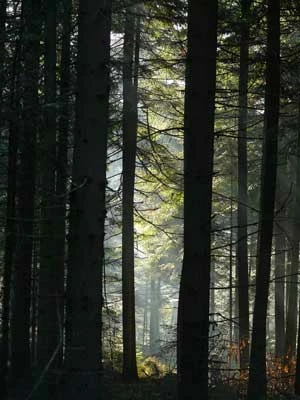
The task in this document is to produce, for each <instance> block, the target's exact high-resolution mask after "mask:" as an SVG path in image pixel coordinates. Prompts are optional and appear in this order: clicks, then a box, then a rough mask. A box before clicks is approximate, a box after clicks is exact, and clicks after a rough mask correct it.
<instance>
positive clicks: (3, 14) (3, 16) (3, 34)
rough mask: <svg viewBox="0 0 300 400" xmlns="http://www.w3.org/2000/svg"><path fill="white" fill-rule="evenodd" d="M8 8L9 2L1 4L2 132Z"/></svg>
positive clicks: (0, 120)
mask: <svg viewBox="0 0 300 400" xmlns="http://www.w3.org/2000/svg"><path fill="white" fill-rule="evenodd" d="M6 6H7V0H2V1H1V4H0V131H1V129H2V127H3V115H2V114H3V93H4V85H5V72H4V71H5V70H4V69H5V40H6V28H5V23H6Z"/></svg>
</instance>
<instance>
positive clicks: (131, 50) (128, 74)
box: [122, 7, 139, 381]
mask: <svg viewBox="0 0 300 400" xmlns="http://www.w3.org/2000/svg"><path fill="white" fill-rule="evenodd" d="M134 13H135V8H134V7H128V8H127V12H126V20H125V33H124V64H123V198H122V296H123V297H122V299H123V377H124V379H125V380H126V381H134V380H136V379H137V366H136V326H135V325H136V324H135V293H134V181H135V159H136V144H137V123H138V115H137V76H138V74H137V72H138V62H139V59H138V58H139V54H138V47H139V38H136V35H135V33H136V31H137V32H138V30H139V28H138V20H137V19H136V17H135V15H134Z"/></svg>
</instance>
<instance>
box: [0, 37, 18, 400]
mask: <svg viewBox="0 0 300 400" xmlns="http://www.w3.org/2000/svg"><path fill="white" fill-rule="evenodd" d="M19 78H20V40H18V41H17V42H16V47H15V54H14V60H13V65H12V74H11V87H10V114H11V115H10V121H9V137H8V168H7V194H6V223H5V244H4V260H3V276H2V290H1V292H2V302H1V310H2V313H1V349H0V397H1V395H2V396H3V397H5V395H6V393H7V374H8V360H9V343H10V340H9V339H10V338H9V323H10V300H11V278H12V270H13V257H14V251H15V241H16V231H15V217H16V182H17V151H18V136H19V128H20V126H19V123H18V121H19V118H20V106H19V94H20V93H19V86H20V81H19Z"/></svg>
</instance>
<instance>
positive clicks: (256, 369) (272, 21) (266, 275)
mask: <svg viewBox="0 0 300 400" xmlns="http://www.w3.org/2000/svg"><path fill="white" fill-rule="evenodd" d="M267 25H268V28H267V32H268V33H267V65H266V93H265V124H264V146H263V165H262V176H261V198H260V221H259V233H258V254H257V270H256V293H255V304H254V313H253V332H252V345H251V357H250V373H249V385H248V399H249V400H262V399H266V396H267V379H266V317H267V307H268V294H269V284H270V269H271V250H272V231H273V220H274V204H275V192H276V169H277V141H278V140H277V138H278V119H279V96H280V0H268V9H267Z"/></svg>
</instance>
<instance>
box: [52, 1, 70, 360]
mask: <svg viewBox="0 0 300 400" xmlns="http://www.w3.org/2000/svg"><path fill="white" fill-rule="evenodd" d="M71 29H72V0H63V15H62V49H61V63H60V82H59V87H60V109H59V120H58V140H57V158H56V161H57V162H56V168H57V169H56V188H55V192H56V203H55V204H56V207H55V209H56V220H55V238H56V239H55V246H56V247H55V264H56V266H57V293H56V294H57V297H56V298H57V307H58V308H57V310H58V311H59V315H60V316H61V317H60V320H61V322H63V321H64V309H65V308H64V291H65V289H64V277H65V270H66V268H65V259H66V254H65V253H66V204H67V178H68V148H69V136H70V133H69V131H70V118H71V112H70V111H71V110H70V90H71V73H70V72H71V70H70V66H71ZM63 333H64V331H63V326H61V327H60V335H63ZM61 337H62V336H61ZM62 355H63V348H61V349H60V354H59V361H60V360H61V357H62Z"/></svg>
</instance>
